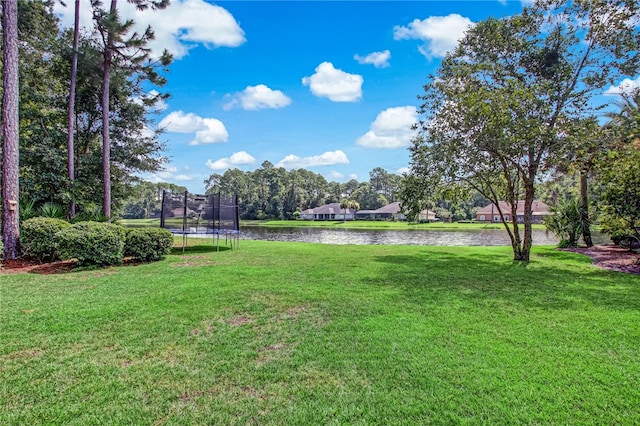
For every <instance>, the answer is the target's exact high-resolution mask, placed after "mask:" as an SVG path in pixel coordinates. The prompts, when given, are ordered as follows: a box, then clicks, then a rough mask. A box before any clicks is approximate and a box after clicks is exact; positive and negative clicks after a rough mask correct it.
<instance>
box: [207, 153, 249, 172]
mask: <svg viewBox="0 0 640 426" xmlns="http://www.w3.org/2000/svg"><path fill="white" fill-rule="evenodd" d="M255 162H256V159H255V158H253V156H252V155H251V154H249V153H248V152H246V151H240V152H234V153H233V154H232V155H231V157H226V158H220V159H219V160H216V161H212V160H211V159H209V160H207V162H206V165H207V167H209V168H210V169H211V170H226V169H230V168H232V167H234V166H241V165H243V164H253V163H255Z"/></svg>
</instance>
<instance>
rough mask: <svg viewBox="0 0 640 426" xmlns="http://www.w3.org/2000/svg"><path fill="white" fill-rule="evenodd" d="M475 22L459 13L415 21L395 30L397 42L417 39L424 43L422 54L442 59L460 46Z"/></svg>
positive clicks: (396, 27) (420, 48)
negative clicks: (466, 32) (460, 42)
mask: <svg viewBox="0 0 640 426" xmlns="http://www.w3.org/2000/svg"><path fill="white" fill-rule="evenodd" d="M472 25H473V22H472V21H471V20H470V19H469V18H466V17H464V16H460V15H458V14H457V13H452V14H450V15H447V16H430V17H428V18H427V19H424V20H422V21H421V20H419V19H414V20H413V22H411V23H410V24H409V25H408V26H406V27H404V26H400V25H397V26H395V27H394V29H393V38H394V39H395V40H409V39H417V40H422V41H424V44H423V45H422V46H420V47H419V50H420V53H422V54H423V55H424V56H426V57H427V58H429V59H431V58H434V57H435V58H442V57H444V56H445V55H446V54H447V52H449V51H450V50H452V49H453V48H454V47H456V45H457V44H458V41H459V40H460V39H461V38H462V37H463V36H464V33H465V31H467V30H468V29H469V28H470V27H471V26H472Z"/></svg>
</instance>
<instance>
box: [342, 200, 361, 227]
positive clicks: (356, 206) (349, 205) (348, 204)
mask: <svg viewBox="0 0 640 426" xmlns="http://www.w3.org/2000/svg"><path fill="white" fill-rule="evenodd" d="M340 208H341V209H342V210H344V215H343V216H342V221H343V222H345V221H346V220H347V209H353V210H354V211H357V210H360V203H358V202H357V201H356V200H349V199H347V198H344V199H343V200H342V201H340Z"/></svg>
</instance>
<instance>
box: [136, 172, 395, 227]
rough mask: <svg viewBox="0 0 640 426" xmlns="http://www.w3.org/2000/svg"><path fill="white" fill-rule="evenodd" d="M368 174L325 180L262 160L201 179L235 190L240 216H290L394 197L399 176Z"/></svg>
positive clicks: (378, 203)
mask: <svg viewBox="0 0 640 426" xmlns="http://www.w3.org/2000/svg"><path fill="white" fill-rule="evenodd" d="M369 176H370V181H369V182H358V181H357V180H355V179H351V180H350V181H348V182H346V183H338V182H327V180H326V179H325V177H324V176H322V175H321V174H319V173H314V172H311V171H309V170H305V169H297V170H291V171H287V170H286V169H284V168H283V167H275V166H274V165H273V164H271V163H270V162H268V161H265V162H264V163H262V165H261V166H260V168H258V169H257V170H255V171H252V172H243V171H241V170H239V169H231V170H227V171H226V172H225V173H224V174H222V175H220V174H212V175H211V176H209V178H208V179H207V180H206V181H205V182H204V183H205V187H206V190H207V193H221V194H223V195H232V194H237V195H238V199H239V203H240V215H241V218H242V219H267V218H269V219H292V218H294V217H295V212H296V211H302V210H306V209H309V208H313V207H318V206H320V205H322V204H326V203H338V202H340V201H341V200H342V199H343V198H345V197H346V198H349V199H352V200H355V201H357V202H358V204H359V205H360V208H362V209H377V208H379V207H382V206H384V205H386V204H388V203H389V202H393V201H396V196H397V192H398V189H399V187H400V182H401V180H402V178H401V176H399V175H396V174H392V173H388V172H386V171H385V170H384V169H382V168H380V167H377V168H375V169H373V170H372V171H371V172H370V174H369ZM138 211H140V210H138Z"/></svg>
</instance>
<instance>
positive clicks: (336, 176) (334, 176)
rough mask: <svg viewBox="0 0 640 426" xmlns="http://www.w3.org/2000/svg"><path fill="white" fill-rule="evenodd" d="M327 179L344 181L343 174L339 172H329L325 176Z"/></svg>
mask: <svg viewBox="0 0 640 426" xmlns="http://www.w3.org/2000/svg"><path fill="white" fill-rule="evenodd" d="M327 177H328V178H329V179H332V180H342V179H344V174H343V173H340V172H338V171H336V170H331V171H330V172H329V174H328V175H327Z"/></svg>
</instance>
